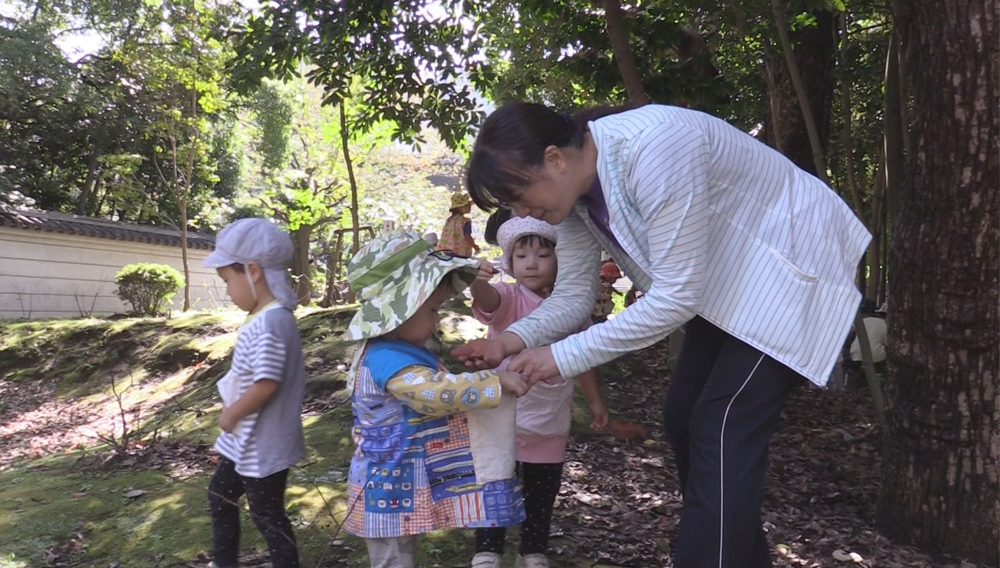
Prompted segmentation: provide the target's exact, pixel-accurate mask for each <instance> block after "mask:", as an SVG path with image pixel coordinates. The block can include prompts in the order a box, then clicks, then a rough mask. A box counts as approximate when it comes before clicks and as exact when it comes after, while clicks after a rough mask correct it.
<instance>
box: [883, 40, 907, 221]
mask: <svg viewBox="0 0 1000 568" xmlns="http://www.w3.org/2000/svg"><path fill="white" fill-rule="evenodd" d="M899 91H900V90H899V33H898V32H897V31H895V30H893V32H892V36H891V37H890V39H889V50H888V53H887V54H886V58H885V89H884V92H885V95H884V99H883V101H884V108H883V112H882V125H883V129H884V135H883V142H884V146H885V194H886V197H887V200H888V204H889V222H890V223H892V221H893V219H894V218H895V216H896V212H897V210H898V207H899V194H900V189H899V186H900V182H901V181H902V178H903V164H904V159H905V158H904V156H903V120H902V115H901V111H900V100H899Z"/></svg>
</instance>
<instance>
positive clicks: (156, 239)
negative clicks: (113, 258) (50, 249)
mask: <svg viewBox="0 0 1000 568" xmlns="http://www.w3.org/2000/svg"><path fill="white" fill-rule="evenodd" d="M0 226H2V227H15V228H20V229H28V230H32V229H33V230H36V231H45V232H48V233H61V234H64V235H80V236H85V237H97V238H100V239H110V240H114V241H130V242H137V243H149V244H153V245H164V246H169V247H179V246H181V235H180V233H179V232H178V231H174V230H171V229H163V228H160V227H151V226H149V225H135V224H132V223H120V222H118V221H108V220H106V219H94V218H93V217H82V216H80V215H67V214H64V213H52V212H49V211H35V210H27V209H9V210H6V211H5V210H3V209H2V208H0ZM188 248H191V249H203V250H212V249H213V248H215V237H213V236H212V235H204V234H202V233H195V232H193V231H188Z"/></svg>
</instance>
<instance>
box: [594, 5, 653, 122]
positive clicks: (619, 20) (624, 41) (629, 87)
mask: <svg viewBox="0 0 1000 568" xmlns="http://www.w3.org/2000/svg"><path fill="white" fill-rule="evenodd" d="M601 3H602V5H603V6H604V21H605V23H606V24H607V27H608V40H609V41H610V42H611V51H612V52H614V57H615V62H617V63H618V72H619V73H621V75H622V81H623V82H624V83H625V90H626V91H628V100H629V102H631V103H634V104H637V105H642V104H646V103H648V102H649V96H647V95H646V91H645V89H643V87H642V77H640V76H639V69H638V68H637V67H636V66H635V56H633V55H632V46H631V45H630V44H629V37H630V36H631V34H630V33H629V31H628V27H626V26H625V18H624V17H623V16H622V3H621V0H602V2H601Z"/></svg>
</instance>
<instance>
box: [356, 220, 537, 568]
mask: <svg viewBox="0 0 1000 568" xmlns="http://www.w3.org/2000/svg"><path fill="white" fill-rule="evenodd" d="M478 266H479V263H478V261H476V260H472V259H467V258H462V257H459V256H456V255H454V254H453V253H451V252H448V251H437V252H432V250H431V245H430V244H429V243H428V242H427V241H426V240H424V239H422V238H421V237H420V236H419V235H417V234H416V233H412V232H405V231H396V232H392V233H384V234H382V235H379V236H378V237H376V238H375V239H373V240H372V241H371V242H370V243H368V244H367V245H366V246H365V247H364V248H362V249H361V250H360V251H358V253H357V254H356V255H355V256H354V258H353V259H352V260H351V262H350V264H349V265H348V267H347V275H348V276H347V278H348V282H349V284H350V286H351V288H352V289H353V290H354V291H355V292H356V293H357V295H358V298H359V300H360V302H361V307H360V308H359V310H358V313H357V314H356V315H355V316H354V319H353V320H352V321H351V324H350V326H349V328H348V338H349V339H353V340H361V342H362V343H361V344H360V345H359V346H358V347H357V351H356V354H355V357H354V363H353V364H352V365H351V370H350V372H349V375H348V388H349V389H350V390H351V392H352V394H351V400H352V406H353V410H354V428H353V437H354V442H355V452H354V456H353V458H352V459H351V470H350V473H349V475H348V485H347V487H348V503H349V505H348V512H347V519H346V520H345V524H344V526H345V528H346V530H347V532H349V533H351V534H353V535H356V536H360V537H362V538H364V539H365V543H366V544H367V547H368V555H369V558H370V560H371V565H372V566H373V567H375V568H389V567H391V568H407V567H412V566H413V565H414V552H415V549H416V536H417V535H419V534H423V533H426V532H429V531H432V530H437V529H442V528H452V527H465V528H476V527H506V526H509V525H513V524H517V523H520V522H521V521H522V520H523V519H524V507H523V504H522V500H521V487H520V484H519V483H518V481H517V478H516V476H515V474H514V455H513V454H514V414H513V413H514V405H515V401H514V397H513V396H511V395H521V394H523V393H524V392H525V391H526V390H527V385H526V383H525V381H524V379H523V377H521V376H520V375H518V374H517V373H497V372H494V371H476V372H468V373H458V374H452V373H449V372H447V371H446V370H444V369H443V368H442V367H441V364H440V362H439V360H438V358H437V356H435V355H434V354H432V353H431V352H430V351H428V350H427V349H425V348H424V343H425V342H426V341H427V340H428V339H429V338H430V337H431V335H432V334H433V333H434V331H435V330H436V329H437V324H438V308H439V307H440V305H441V303H442V302H443V301H444V300H446V299H447V298H449V297H450V296H452V295H454V294H455V293H457V292H459V291H461V290H462V289H464V288H465V287H466V286H468V284H469V283H470V282H472V281H473V280H474V279H475V278H476V274H477V272H478Z"/></svg>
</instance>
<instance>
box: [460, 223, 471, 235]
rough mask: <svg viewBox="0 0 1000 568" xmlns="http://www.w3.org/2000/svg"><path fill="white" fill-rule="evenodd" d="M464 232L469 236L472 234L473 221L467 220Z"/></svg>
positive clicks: (463, 228) (463, 227)
mask: <svg viewBox="0 0 1000 568" xmlns="http://www.w3.org/2000/svg"><path fill="white" fill-rule="evenodd" d="M462 234H463V235H465V236H467V237H471V236H472V221H466V222H465V224H464V225H462Z"/></svg>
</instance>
